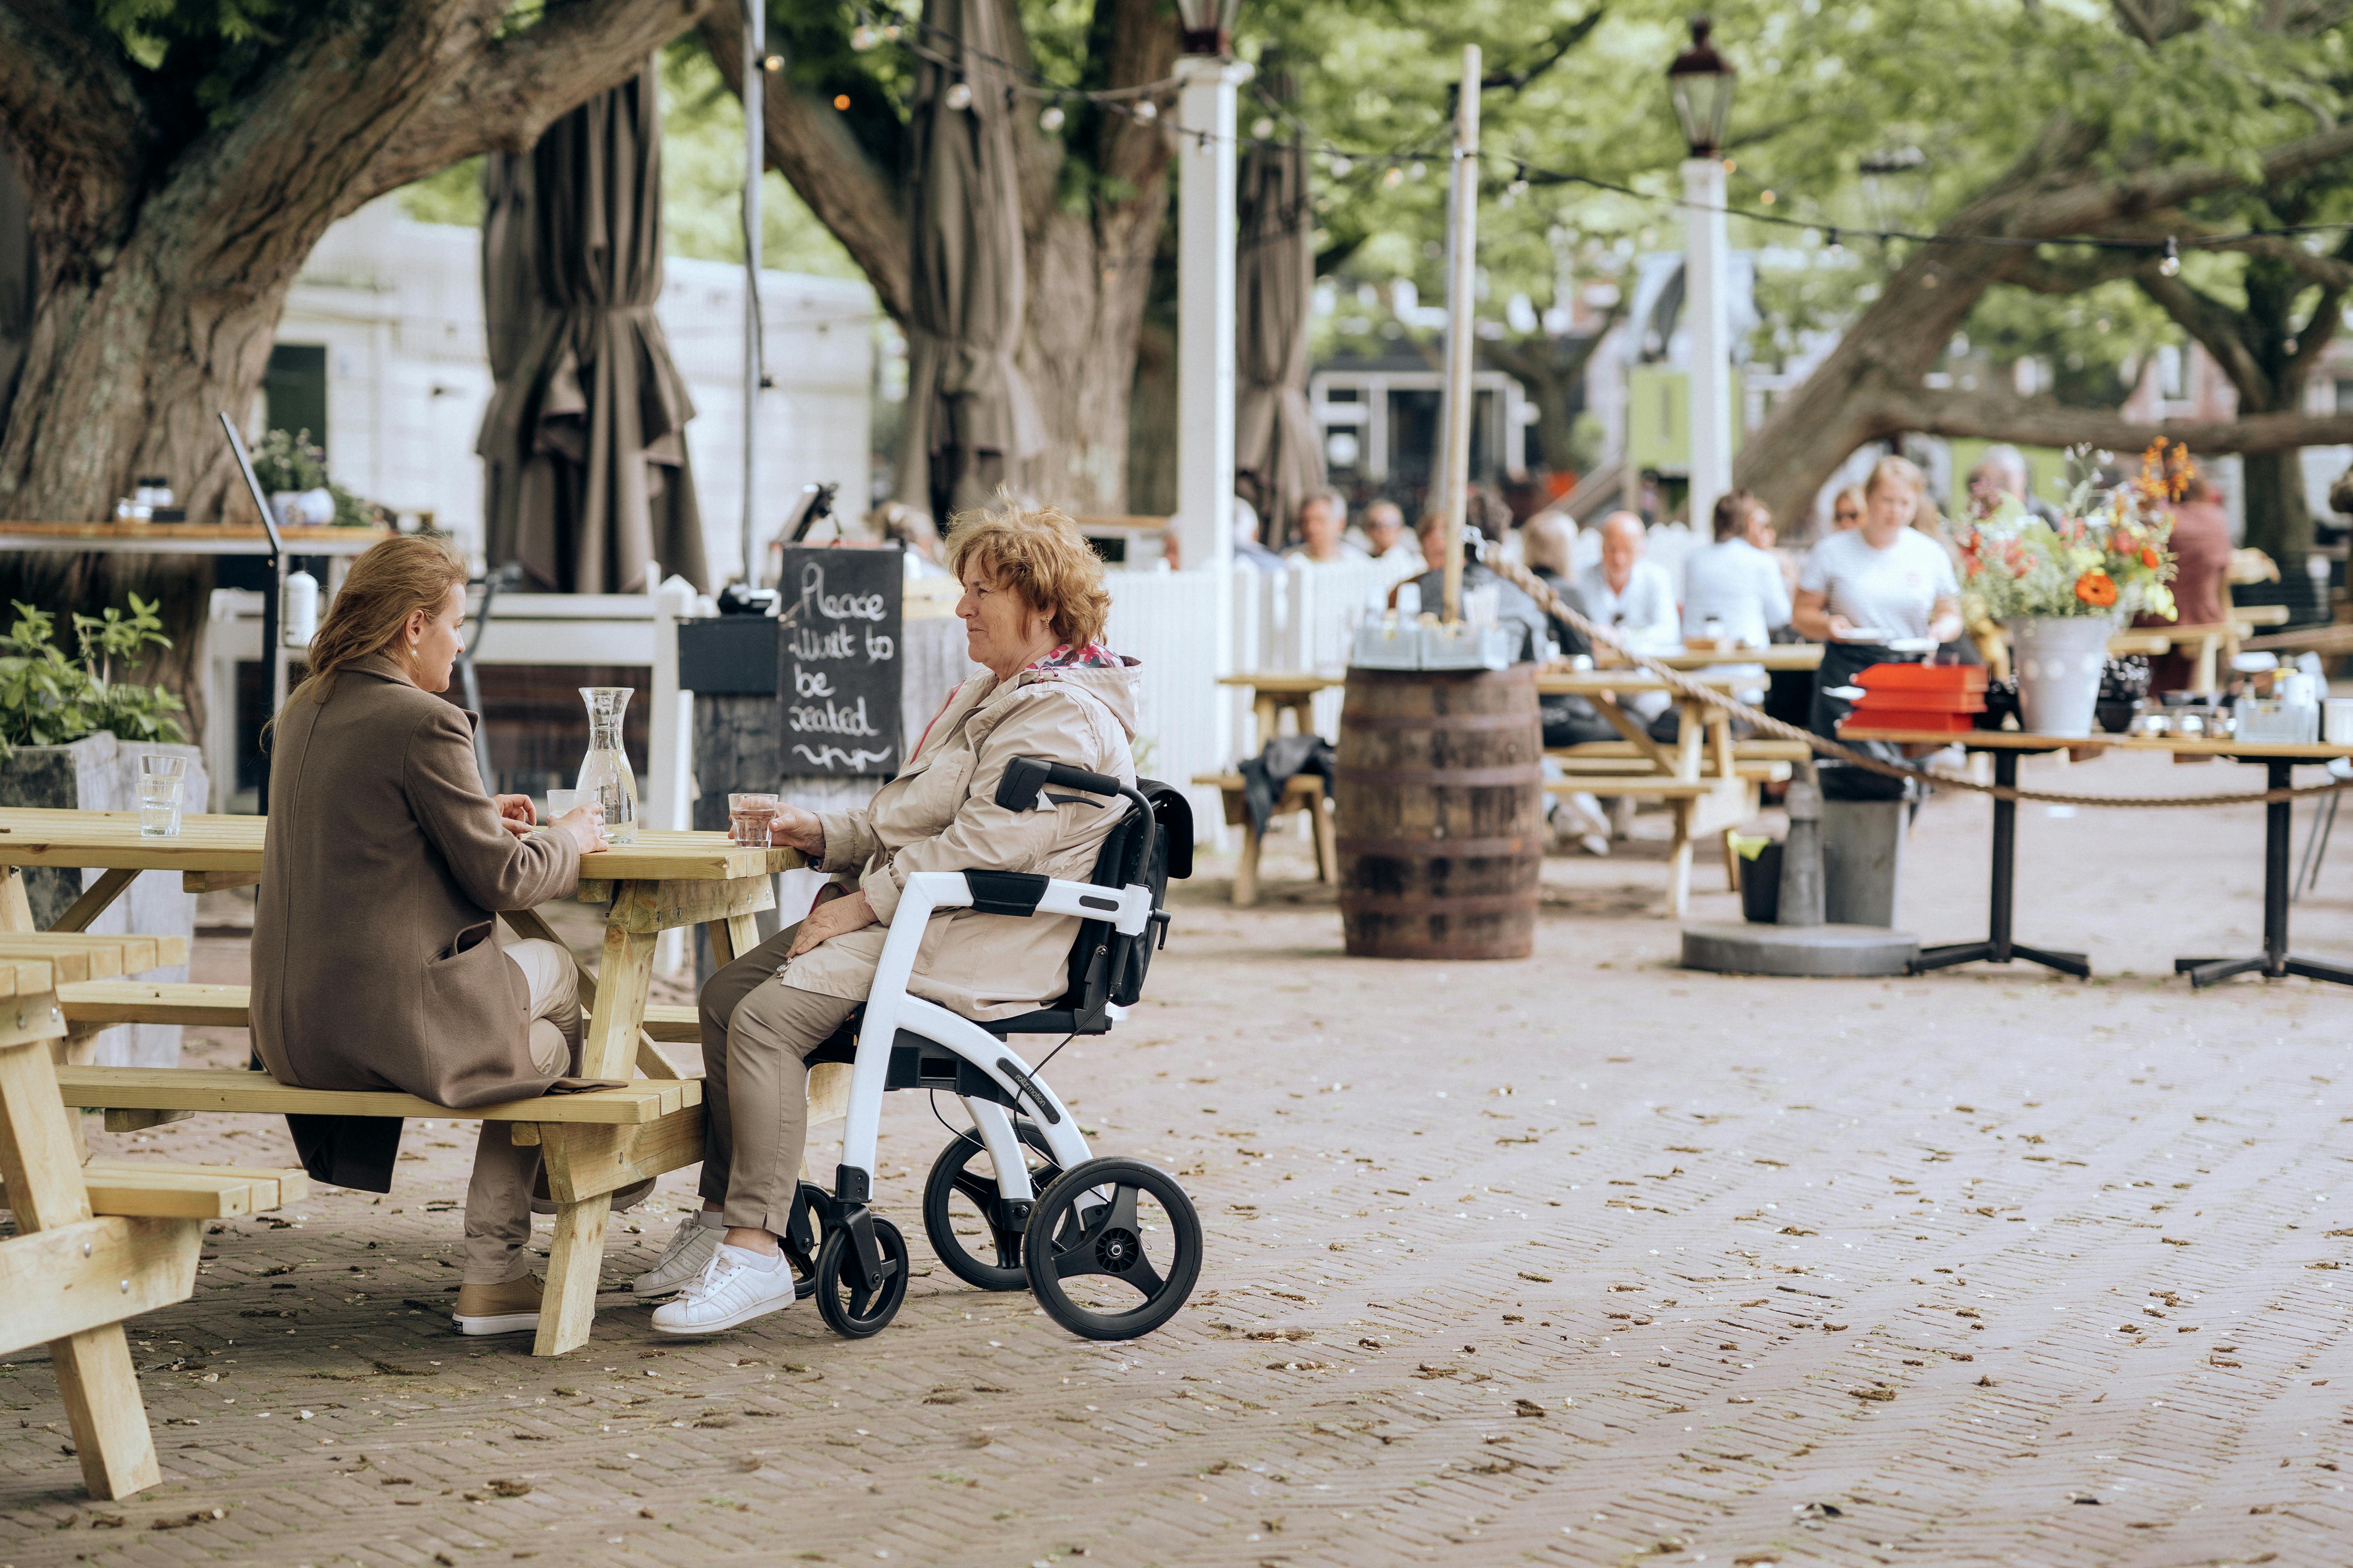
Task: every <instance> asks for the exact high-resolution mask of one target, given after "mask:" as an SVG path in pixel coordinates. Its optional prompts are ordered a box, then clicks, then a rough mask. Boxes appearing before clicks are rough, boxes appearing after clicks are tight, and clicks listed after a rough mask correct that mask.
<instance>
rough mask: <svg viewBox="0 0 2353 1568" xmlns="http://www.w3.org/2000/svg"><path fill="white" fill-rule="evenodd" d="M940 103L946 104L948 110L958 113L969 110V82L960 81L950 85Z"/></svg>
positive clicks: (970, 95)
mask: <svg viewBox="0 0 2353 1568" xmlns="http://www.w3.org/2000/svg"><path fill="white" fill-rule="evenodd" d="M940 101H942V102H943V103H944V104H946V105H947V106H948V107H949V108H950V109H953V110H959V111H961V110H966V109H970V108H971V107H972V85H971V84H970V83H969V82H961V81H959V82H953V83H951V84H950V85H949V87H948V90H947V92H946V94H945V95H944V97H943V98H942V99H941V100H940Z"/></svg>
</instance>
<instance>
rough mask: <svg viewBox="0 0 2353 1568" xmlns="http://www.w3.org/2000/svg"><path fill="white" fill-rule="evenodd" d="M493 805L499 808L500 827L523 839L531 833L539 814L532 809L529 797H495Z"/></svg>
mask: <svg viewBox="0 0 2353 1568" xmlns="http://www.w3.org/2000/svg"><path fill="white" fill-rule="evenodd" d="M491 805H495V806H497V807H498V808H499V826H501V827H503V828H505V829H506V830H507V831H508V832H509V833H512V834H513V835H514V836H515V837H517V838H521V837H524V836H525V835H527V834H528V833H530V832H531V829H532V825H533V824H534V823H536V822H537V821H538V820H539V814H538V813H537V812H536V811H533V809H532V805H531V796H529V795H492V796H491Z"/></svg>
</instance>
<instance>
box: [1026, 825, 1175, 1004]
mask: <svg viewBox="0 0 2353 1568" xmlns="http://www.w3.org/2000/svg"><path fill="white" fill-rule="evenodd" d="M1135 788H1136V793H1137V794H1139V795H1143V796H1144V798H1145V799H1146V800H1148V801H1150V802H1151V803H1152V817H1153V823H1154V826H1155V832H1154V834H1153V843H1152V859H1151V863H1150V864H1148V865H1145V866H1142V867H1137V866H1136V865H1135V863H1134V862H1135V851H1136V847H1137V841H1138V840H1139V839H1141V838H1142V837H1143V828H1144V819H1143V818H1142V817H1141V816H1137V815H1136V813H1135V810H1134V807H1133V806H1131V805H1127V804H1126V803H1125V802H1124V801H1123V802H1122V803H1121V805H1122V809H1123V810H1124V812H1125V813H1126V815H1125V816H1123V817H1122V818H1121V819H1120V822H1119V824H1118V825H1117V826H1114V827H1113V829H1112V830H1111V834H1110V837H1106V838H1105V839H1104V840H1103V848H1102V850H1101V851H1100V852H1099V853H1098V854H1097V855H1096V856H1095V868H1094V873H1093V875H1092V876H1090V877H1089V878H1088V879H1087V880H1088V881H1090V882H1092V883H1093V884H1094V885H1095V886H1096V887H1098V888H1124V887H1126V886H1127V885H1128V884H1129V883H1130V882H1131V881H1134V882H1138V883H1141V884H1142V885H1143V886H1145V887H1146V888H1149V889H1152V908H1153V910H1155V914H1156V913H1157V911H1158V910H1160V909H1161V908H1162V907H1163V905H1164V903H1165V901H1166V895H1167V890H1168V879H1169V878H1171V877H1172V876H1173V877H1177V878H1184V877H1190V876H1191V875H1192V874H1193V807H1192V804H1191V803H1190V802H1189V801H1187V799H1186V798H1185V796H1184V794H1183V792H1181V791H1179V790H1177V789H1176V788H1174V787H1173V786H1171V785H1168V784H1162V783H1161V782H1160V781H1159V780H1158V779H1138V780H1136V781H1135ZM1162 924H1163V921H1161V920H1158V919H1155V920H1154V921H1152V922H1151V923H1149V924H1147V925H1146V926H1145V929H1144V931H1142V933H1141V934H1139V935H1136V936H1124V935H1122V934H1121V932H1120V931H1119V929H1118V928H1117V927H1115V926H1113V924H1111V922H1109V921H1081V922H1080V924H1079V939H1078V941H1077V942H1074V943H1073V944H1071V988H1070V990H1069V991H1068V992H1067V993H1066V994H1064V995H1063V997H1062V1000H1061V1001H1060V1004H1058V1005H1060V1006H1062V1007H1067V1008H1069V1009H1070V1010H1071V1011H1072V1012H1074V1013H1092V1012H1095V1011H1098V1010H1099V1009H1100V1008H1101V1007H1102V1006H1103V1004H1104V1003H1106V1002H1115V1003H1117V1004H1118V1005H1121V1006H1123V1007H1132V1006H1134V1005H1135V1002H1136V999H1137V998H1138V997H1140V996H1142V995H1143V994H1144V975H1145V970H1147V969H1149V968H1150V967H1151V964H1152V950H1153V945H1154V943H1155V942H1156V941H1157V940H1158V937H1159V932H1160V927H1161V925H1162Z"/></svg>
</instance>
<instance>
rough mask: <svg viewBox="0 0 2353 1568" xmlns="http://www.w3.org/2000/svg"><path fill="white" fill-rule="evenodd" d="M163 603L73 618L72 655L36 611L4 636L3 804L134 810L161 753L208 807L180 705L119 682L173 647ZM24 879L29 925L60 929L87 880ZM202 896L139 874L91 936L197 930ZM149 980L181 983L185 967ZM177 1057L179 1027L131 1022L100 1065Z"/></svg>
mask: <svg viewBox="0 0 2353 1568" xmlns="http://www.w3.org/2000/svg"><path fill="white" fill-rule="evenodd" d="M155 611H156V606H155V605H153V604H152V603H150V602H148V601H147V600H144V599H142V598H140V597H139V596H138V595H136V594H133V595H132V596H131V609H130V612H129V613H128V614H125V613H124V612H123V611H121V610H119V609H113V608H109V609H108V610H106V611H105V612H104V613H103V614H101V615H97V616H79V615H78V616H74V617H73V618H72V626H73V641H74V651H73V653H72V654H70V655H69V654H68V653H66V652H65V651H64V650H63V649H61V648H60V647H58V644H57V641H56V633H57V618H56V617H55V616H51V615H49V614H47V612H45V611H41V610H37V609H35V608H33V607H32V606H31V605H24V604H19V605H16V619H15V621H14V623H13V624H12V625H11V626H9V628H8V630H7V633H6V635H5V636H0V805H13V806H43V807H47V808H50V809H52V810H69V811H71V810H81V811H131V810H135V809H137V805H138V773H139V759H140V757H142V755H146V754H148V753H150V752H169V753H171V754H173V755H175V756H184V757H186V758H187V759H188V778H187V782H186V784H185V786H184V795H183V799H184V800H185V802H186V803H187V805H189V807H190V808H191V809H194V810H197V811H201V810H203V809H204V807H205V801H206V779H205V768H204V755H203V753H202V752H199V751H198V750H197V749H196V748H195V747H194V746H189V745H185V744H183V743H182V742H185V740H186V738H187V737H186V734H185V731H183V729H182V727H181V724H180V719H179V714H180V712H181V704H180V700H179V699H178V698H176V697H174V696H173V695H172V693H171V692H169V691H167V690H164V689H163V688H161V687H158V686H147V685H142V684H140V683H138V682H136V681H132V680H123V679H117V674H118V671H119V670H120V669H121V668H122V667H124V666H126V665H128V664H129V663H131V662H132V661H134V660H136V659H137V658H139V657H140V656H141V655H142V654H143V653H145V652H147V651H148V650H150V649H153V648H162V647H170V646H171V640H170V639H169V638H168V637H165V636H164V630H163V623H162V621H161V620H159V619H158V618H157V616H156V614H155ZM22 875H23V876H24V879H25V894H26V900H27V902H28V903H29V904H30V905H31V908H32V915H33V924H34V925H35V926H36V927H37V928H38V929H40V930H43V931H46V930H48V929H49V928H50V927H52V926H54V925H55V924H56V923H57V921H58V917H59V916H60V915H62V914H64V913H65V912H66V910H67V909H69V907H70V906H71V905H72V903H73V901H74V900H76V899H77V898H79V897H80V896H81V892H82V885H83V873H82V872H81V871H80V870H79V869H75V868H63V867H47V866H43V867H32V868H26V870H25V871H24V872H23V873H22ZM195 914H196V900H195V898H194V897H193V896H191V895H190V894H188V893H187V892H185V890H184V889H182V887H181V885H180V879H179V877H178V876H177V875H175V874H173V873H169V872H162V871H153V872H149V873H147V874H145V875H143V876H142V877H140V878H139V879H137V880H136V881H134V882H132V884H131V886H130V887H129V888H128V889H125V890H124V891H123V894H122V896H121V898H120V899H118V900H116V901H115V903H114V905H113V907H111V909H109V910H107V911H106V912H105V913H104V914H102V915H100V917H99V919H98V921H96V923H95V924H93V925H92V926H91V928H90V929H91V930H92V931H100V932H119V931H139V932H142V933H145V934H148V935H158V936H172V935H178V936H186V935H189V934H191V933H192V932H193V931H194V930H195ZM153 978H155V979H159V980H185V979H186V978H187V973H186V970H185V967H184V966H175V967H174V968H171V969H168V970H157V971H155V972H154V973H153ZM179 1055H180V1030H179V1026H177V1025H161V1024H127V1025H123V1026H121V1027H119V1028H114V1029H109V1030H108V1031H107V1032H106V1033H105V1034H104V1035H103V1036H101V1037H100V1041H99V1047H98V1057H97V1059H98V1060H99V1061H100V1062H105V1063H110V1064H113V1065H117V1066H124V1067H173V1066H176V1065H177V1064H178V1061H179Z"/></svg>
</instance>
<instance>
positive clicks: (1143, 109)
mask: <svg viewBox="0 0 2353 1568" xmlns="http://www.w3.org/2000/svg"><path fill="white" fill-rule="evenodd" d="M1135 118H1136V119H1137V120H1139V121H1143V122H1144V123H1145V124H1146V125H1149V124H1151V123H1152V122H1153V121H1155V120H1157V119H1159V118H1160V106H1159V105H1158V104H1156V103H1155V102H1153V101H1152V100H1150V99H1148V98H1145V99H1139V100H1137V101H1136V105H1135Z"/></svg>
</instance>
